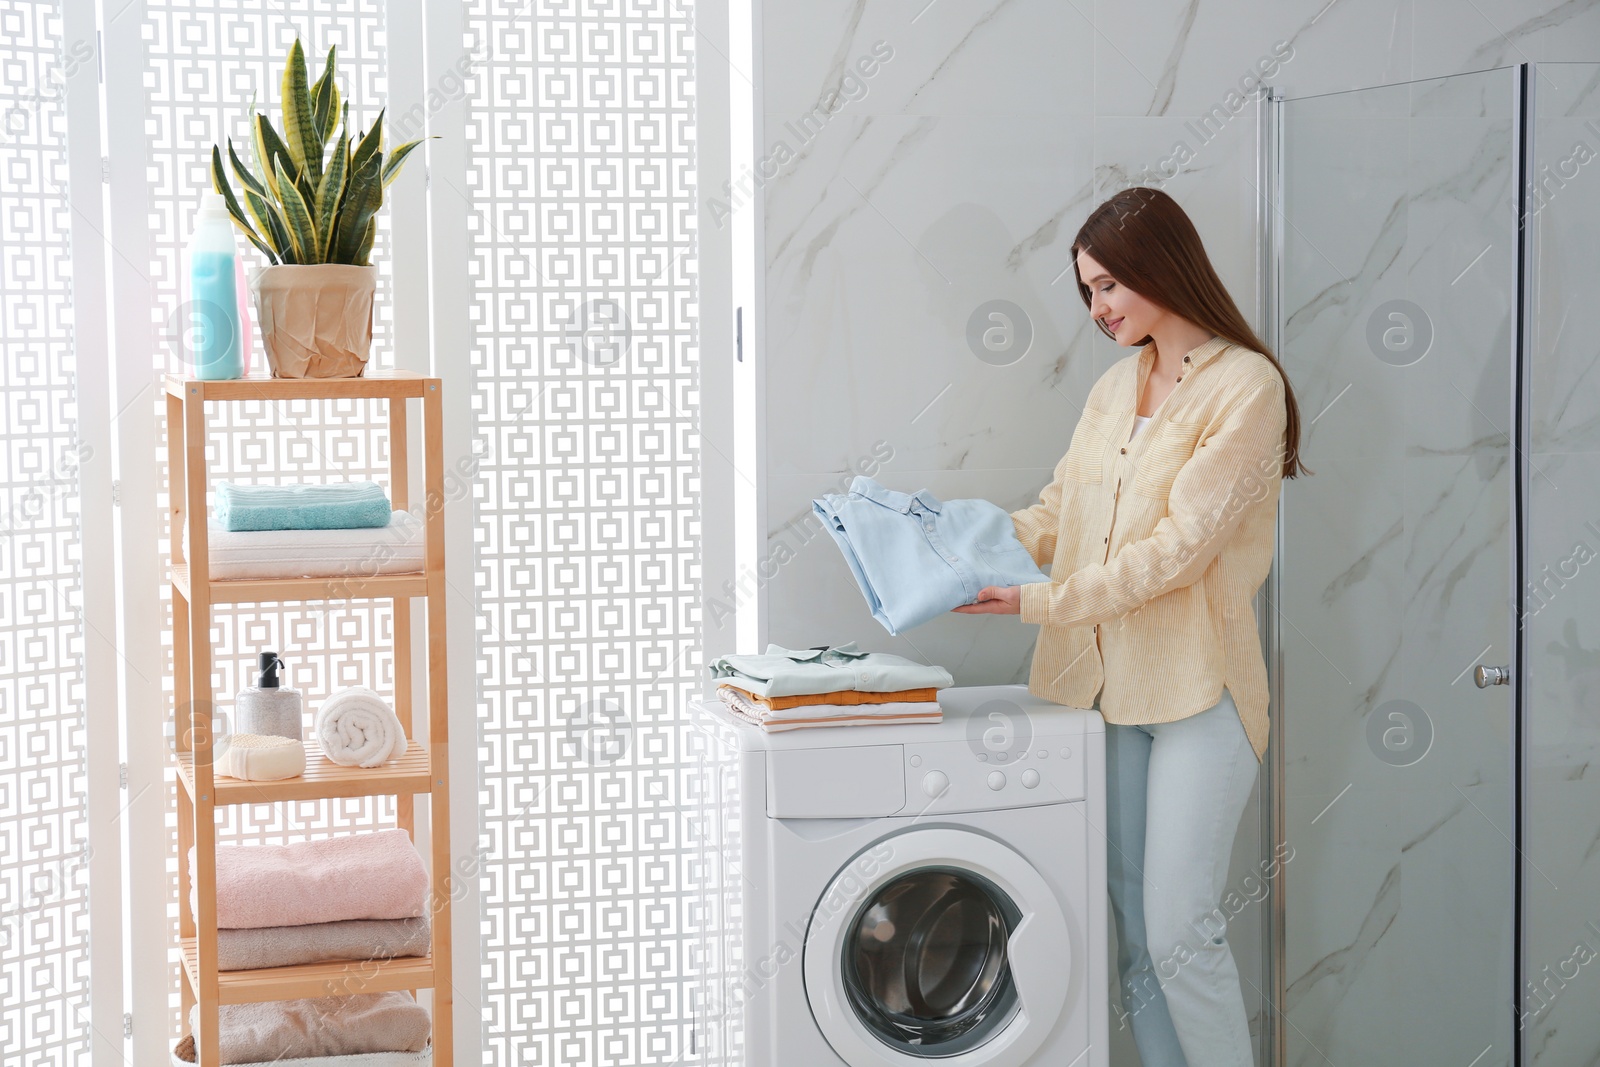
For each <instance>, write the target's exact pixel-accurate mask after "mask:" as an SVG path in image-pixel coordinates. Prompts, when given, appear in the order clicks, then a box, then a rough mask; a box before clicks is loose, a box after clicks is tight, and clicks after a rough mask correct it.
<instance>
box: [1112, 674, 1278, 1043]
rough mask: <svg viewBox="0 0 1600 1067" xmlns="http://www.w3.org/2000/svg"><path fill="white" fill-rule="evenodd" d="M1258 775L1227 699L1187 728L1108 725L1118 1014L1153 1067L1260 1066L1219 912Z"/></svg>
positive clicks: (1185, 723)
mask: <svg viewBox="0 0 1600 1067" xmlns="http://www.w3.org/2000/svg"><path fill="white" fill-rule="evenodd" d="M1099 706H1100V701H1099V700H1098V698H1097V699H1096V700H1095V707H1096V708H1098V707H1099ZM1259 768H1260V764H1259V763H1258V762H1257V760H1256V756H1255V751H1254V750H1253V749H1252V748H1251V747H1250V740H1249V738H1248V737H1246V736H1245V732H1244V725H1243V724H1242V723H1241V722H1240V721H1239V712H1238V710H1237V709H1236V708H1235V707H1234V703H1233V697H1232V695H1231V694H1229V692H1228V690H1227V689H1226V688H1224V689H1223V690H1222V699H1221V701H1219V702H1218V703H1217V704H1216V705H1214V706H1213V707H1210V708H1208V709H1206V710H1205V711H1202V712H1200V713H1199V714H1197V715H1191V716H1189V717H1188V718H1186V719H1179V720H1177V721H1176V722H1162V723H1150V724H1147V725H1141V726H1118V725H1115V724H1113V723H1107V724H1106V839H1107V848H1106V877H1107V881H1108V889H1109V891H1110V897H1111V914H1112V916H1113V917H1114V918H1115V919H1116V923H1117V971H1118V975H1119V976H1120V978H1121V988H1122V1011H1121V1012H1119V1013H1116V1014H1117V1015H1118V1019H1119V1022H1120V1024H1121V1025H1128V1024H1130V1023H1131V1024H1132V1026H1133V1039H1134V1042H1135V1043H1136V1044H1137V1045H1138V1046H1139V1059H1140V1061H1141V1063H1142V1064H1143V1067H1189V1065H1193V1067H1253V1064H1254V1063H1255V1059H1254V1055H1253V1052H1252V1046H1251V1042H1250V1024H1249V1021H1248V1019H1247V1018H1246V1015H1245V1008H1244V997H1243V994H1242V993H1241V991H1240V986H1239V970H1238V968H1237V967H1236V966H1235V964H1234V961H1233V949H1232V948H1231V947H1230V946H1229V945H1228V941H1227V913H1226V912H1224V911H1223V910H1222V908H1221V901H1222V896H1223V892H1224V889H1225V885H1224V883H1225V882H1226V880H1227V877H1228V859H1229V856H1230V855H1231V854H1232V852H1233V838H1234V832H1235V831H1236V830H1237V829H1238V826H1239V819H1240V818H1241V816H1243V814H1244V806H1245V803H1246V802H1247V801H1248V800H1249V799H1250V790H1251V787H1252V786H1253V785H1254V784H1255V780H1256V772H1257V771H1258V769H1259Z"/></svg>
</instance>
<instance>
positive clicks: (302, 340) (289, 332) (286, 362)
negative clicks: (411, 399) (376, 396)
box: [250, 263, 378, 378]
mask: <svg viewBox="0 0 1600 1067" xmlns="http://www.w3.org/2000/svg"><path fill="white" fill-rule="evenodd" d="M377 287H378V268H377V267H370V266H369V267H357V266H352V265H350V264H348V263H312V264H305V265H294V264H280V265H278V266H273V267H262V268H261V269H260V270H258V271H256V273H255V277H254V278H252V279H251V284H250V289H251V291H252V292H253V293H254V294H255V298H256V314H257V316H258V317H259V319H260V323H261V340H262V342H263V343H264V344H265V346H266V349H267V364H268V365H269V366H270V367H271V368H272V376H273V377H274V378H359V377H360V376H361V374H362V372H364V371H365V370H366V369H367V356H368V355H370V354H371V352H372V297H373V293H374V292H376V290H377Z"/></svg>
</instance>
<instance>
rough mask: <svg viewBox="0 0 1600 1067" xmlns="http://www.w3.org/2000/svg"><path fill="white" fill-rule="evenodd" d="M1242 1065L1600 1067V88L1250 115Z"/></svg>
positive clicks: (1499, 83)
mask: <svg viewBox="0 0 1600 1067" xmlns="http://www.w3.org/2000/svg"><path fill="white" fill-rule="evenodd" d="M1267 113H1268V122H1267V124H1266V131H1267V133H1266V142H1265V143H1266V146H1267V149H1268V152H1267V157H1268V160H1269V165H1268V171H1269V177H1270V178H1271V179H1273V181H1272V188H1271V190H1270V192H1269V197H1270V203H1271V210H1270V211H1269V213H1268V214H1269V222H1268V225H1267V231H1268V240H1269V242H1270V243H1271V245H1272V246H1273V247H1272V255H1270V256H1269V257H1268V261H1269V262H1271V263H1272V264H1273V270H1272V271H1271V272H1270V277H1269V279H1268V284H1267V294H1268V298H1267V304H1268V310H1267V320H1268V322H1269V323H1270V325H1271V328H1272V329H1273V330H1274V331H1275V335H1274V336H1273V337H1272V338H1271V339H1270V343H1272V344H1273V345H1274V348H1275V351H1276V353H1277V355H1278V357H1279V359H1280V360H1281V361H1282V363H1283V366H1284V367H1285V369H1286V370H1287V372H1288V375H1289V380H1290V383H1291V385H1292V387H1293V389H1294V392H1295V395H1296V397H1297V400H1298V406H1299V412H1300V419H1301V441H1300V446H1301V453H1300V454H1301V458H1302V460H1303V462H1304V463H1305V464H1306V465H1307V466H1308V467H1309V468H1310V471H1311V472H1312V473H1309V474H1307V475H1304V476H1302V477H1300V478H1297V479H1292V480H1288V481H1286V482H1285V483H1284V492H1283V498H1282V506H1281V508H1280V512H1279V522H1280V529H1279V556H1278V560H1277V564H1276V566H1275V568H1274V571H1273V574H1272V576H1271V578H1270V579H1269V582H1268V585H1267V589H1266V597H1265V602H1264V608H1263V613H1262V618H1261V622H1262V626H1263V630H1264V633H1265V637H1266V642H1267V648H1268V651H1269V663H1270V665H1271V667H1272V672H1271V673H1272V678H1273V687H1274V691H1273V701H1272V707H1273V717H1274V722H1273V726H1272V730H1273V735H1272V736H1273V739H1274V740H1273V746H1272V749H1271V751H1269V754H1268V769H1267V774H1268V777H1269V782H1268V783H1266V784H1267V787H1268V788H1267V789H1266V792H1265V794H1264V795H1266V796H1267V797H1268V798H1269V800H1268V802H1267V806H1268V813H1267V826H1268V834H1267V840H1266V842H1265V843H1266V845H1267V851H1268V852H1271V853H1273V854H1274V855H1277V856H1279V857H1281V859H1282V865H1281V873H1280V874H1279V876H1278V878H1279V881H1278V885H1277V886H1276V887H1275V888H1276V889H1277V890H1278V891H1277V892H1275V893H1274V894H1273V895H1272V897H1271V904H1270V909H1269V913H1268V914H1269V931H1268V937H1267V952H1266V959H1265V961H1264V962H1265V970H1266V975H1265V977H1266V978H1267V982H1266V983H1265V988H1264V989H1263V990H1262V994H1263V1000H1264V1002H1265V1003H1264V1004H1263V1011H1262V1018H1263V1019H1264V1020H1269V1022H1268V1023H1267V1025H1266V1029H1265V1031H1264V1034H1263V1036H1264V1037H1265V1038H1266V1041H1265V1048H1264V1050H1263V1051H1264V1057H1263V1062H1266V1063H1272V1064H1282V1065H1289V1064H1294V1065H1299V1064H1326V1063H1336V1064H1460V1065H1462V1067H1469V1065H1470V1067H1492V1065H1506V1067H1509V1065H1513V1064H1518V1065H1522V1064H1527V1065H1531V1064H1535V1063H1537V1064H1539V1065H1540V1067H1545V1065H1562V1067H1565V1065H1569V1064H1570V1065H1573V1067H1576V1065H1579V1064H1593V1063H1595V1062H1596V1060H1597V1057H1600V1012H1597V1011H1596V1010H1595V1006H1596V1004H1597V1003H1600V329H1597V327H1600V64H1585V63H1539V64H1522V65H1518V66H1513V67H1504V68H1499V69H1494V70H1487V71H1480V72H1475V73H1470V74H1461V75H1455V76H1452V77H1447V78H1441V79H1436V80H1427V81H1414V82H1408V83H1403V84H1397V85H1386V86H1379V87H1376V88H1371V89H1362V90H1355V91H1349V92H1340V93H1332V94H1326V95H1321V96H1311V97H1304V98H1289V99H1284V98H1282V97H1281V96H1280V97H1277V98H1274V99H1271V100H1270V101H1269V103H1268V106H1267Z"/></svg>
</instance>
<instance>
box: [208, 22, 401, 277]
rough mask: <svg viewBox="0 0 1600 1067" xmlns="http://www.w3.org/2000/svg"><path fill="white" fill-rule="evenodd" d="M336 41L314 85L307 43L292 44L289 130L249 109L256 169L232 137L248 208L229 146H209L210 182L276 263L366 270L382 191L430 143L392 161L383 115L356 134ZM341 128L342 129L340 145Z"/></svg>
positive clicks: (286, 88)
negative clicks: (338, 70) (343, 96)
mask: <svg viewBox="0 0 1600 1067" xmlns="http://www.w3.org/2000/svg"><path fill="white" fill-rule="evenodd" d="M336 47H337V46H336ZM336 47H335V48H330V49H328V61H327V63H326V64H324V66H323V68H322V76H321V77H319V78H318V79H317V80H316V82H315V83H314V84H308V77H307V73H306V55H305V52H304V51H303V50H302V49H301V47H300V42H299V40H298V39H297V40H296V41H295V42H294V46H293V47H292V48H290V49H289V58H288V61H287V62H285V63H284V67H283V85H282V91H281V96H282V98H283V133H282V134H279V132H278V131H277V130H276V129H275V128H274V127H273V125H272V121H271V120H270V119H269V118H268V117H267V116H266V115H263V114H261V113H259V112H257V111H256V110H255V109H254V108H252V109H251V112H250V139H251V146H252V150H253V154H254V157H255V165H256V169H255V170H251V168H250V167H248V166H246V165H245V164H244V162H243V161H242V160H241V159H240V158H239V154H238V153H237V152H235V151H234V148H233V140H232V139H231V138H230V139H229V140H228V162H229V163H230V164H231V166H232V168H233V174H234V176H235V177H236V178H238V180H239V186H240V190H241V191H242V192H243V194H244V196H243V207H242V208H241V206H240V198H238V197H236V196H234V192H233V186H232V184H231V183H230V182H229V181H228V175H227V172H226V171H225V170H224V169H223V166H222V148H221V147H220V146H218V145H212V147H211V184H212V185H213V187H215V189H216V190H217V192H219V193H221V194H222V198H223V200H224V201H225V202H226V203H227V205H228V214H229V215H231V216H233V221H234V223H235V224H236V225H237V226H238V227H239V229H241V230H243V231H244V235H245V236H246V237H247V238H249V240H250V243H251V244H253V245H255V246H256V248H258V249H260V250H261V252H262V254H263V255H265V256H266V257H267V260H268V262H270V263H273V264H290V263H294V264H308V263H353V264H356V265H357V266H366V265H367V260H368V259H369V258H370V256H371V255H372V239H373V236H374V235H375V234H376V233H377V228H378V220H377V214H378V209H379V208H381V207H383V191H384V189H385V188H387V187H388V185H389V183H390V182H392V181H394V179H395V177H396V176H397V175H398V174H399V173H400V166H401V164H402V163H404V162H405V159H406V157H407V156H408V155H410V154H411V152H412V151H413V150H414V149H415V148H416V147H417V146H418V145H419V144H421V143H422V141H421V140H416V141H408V142H406V143H405V144H403V145H400V146H399V147H398V148H396V149H394V150H393V151H392V152H390V153H389V154H388V157H387V158H385V156H384V151H383V112H382V111H379V112H378V118H377V121H375V122H374V123H373V124H372V128H371V129H369V130H366V131H364V132H363V131H360V130H358V131H356V134H355V137H354V138H352V137H351V136H350V105H349V104H348V103H341V100H340V94H339V86H338V83H337V82H335V81H334V68H335V62H336V57H335V54H334V53H335V51H336ZM336 126H340V127H342V130H341V131H340V132H339V137H338V140H337V141H334V133H335V127H336ZM330 142H333V146H332V152H331V153H330V152H329V150H328V147H329V143H330Z"/></svg>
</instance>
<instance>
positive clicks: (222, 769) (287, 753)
mask: <svg viewBox="0 0 1600 1067" xmlns="http://www.w3.org/2000/svg"><path fill="white" fill-rule="evenodd" d="M305 770H306V746H305V744H304V743H303V742H300V741H296V740H295V739H294V738H292V737H279V736H277V735H275V734H234V735H233V736H232V737H229V738H228V747H227V750H226V751H224V752H223V753H222V755H221V756H220V757H218V759H217V767H216V772H217V773H218V774H225V775H227V776H228V777H229V778H243V779H245V780H246V781H250V782H272V781H277V780H278V779H280V778H293V777H295V776H296V775H299V774H304V773H305Z"/></svg>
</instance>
